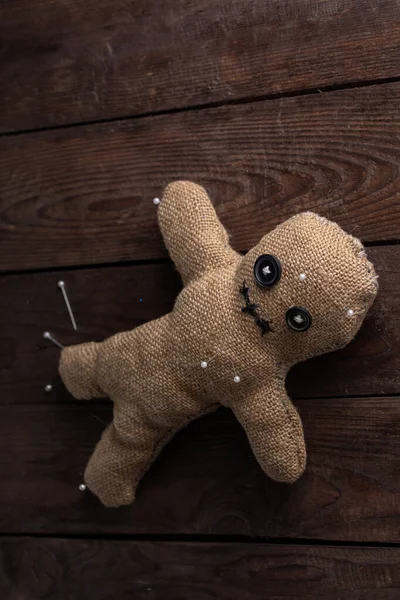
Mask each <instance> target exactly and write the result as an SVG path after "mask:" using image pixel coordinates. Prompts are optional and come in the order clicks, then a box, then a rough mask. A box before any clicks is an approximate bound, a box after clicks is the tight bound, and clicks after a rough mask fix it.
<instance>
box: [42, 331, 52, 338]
mask: <svg viewBox="0 0 400 600" xmlns="http://www.w3.org/2000/svg"><path fill="white" fill-rule="evenodd" d="M43 337H44V338H45V339H46V340H50V339H51V333H50V331H45V332H44V333H43Z"/></svg>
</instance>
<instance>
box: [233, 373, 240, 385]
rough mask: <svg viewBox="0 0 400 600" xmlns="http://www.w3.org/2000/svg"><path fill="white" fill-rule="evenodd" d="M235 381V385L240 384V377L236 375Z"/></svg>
mask: <svg viewBox="0 0 400 600" xmlns="http://www.w3.org/2000/svg"><path fill="white" fill-rule="evenodd" d="M233 381H234V382H235V383H240V377H239V375H235V377H234V378H233Z"/></svg>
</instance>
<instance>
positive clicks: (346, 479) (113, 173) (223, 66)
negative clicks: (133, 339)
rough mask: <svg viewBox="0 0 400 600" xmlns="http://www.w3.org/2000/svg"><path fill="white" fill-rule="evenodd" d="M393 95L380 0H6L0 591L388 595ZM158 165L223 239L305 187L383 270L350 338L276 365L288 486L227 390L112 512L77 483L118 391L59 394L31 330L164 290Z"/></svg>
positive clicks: (393, 432) (396, 264) (49, 595)
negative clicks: (292, 464)
mask: <svg viewBox="0 0 400 600" xmlns="http://www.w3.org/2000/svg"><path fill="white" fill-rule="evenodd" d="M399 118H400V2H399V0H380V1H379V2H378V0H372V1H369V0H268V1H265V0H252V1H251V2H249V0H234V1H229V0H136V1H134V0H53V1H52V2H44V0H12V1H11V0H5V1H3V2H2V3H1V5H0V269H1V275H0V391H1V394H0V473H1V478H2V480H1V485H0V598H1V600H3V599H4V600H36V599H39V598H40V599H42V598H46V599H48V600H91V599H92V598H93V599H95V600H106V599H107V600H108V599H113V600H128V599H139V600H216V599H218V600H220V599H221V600H253V599H254V600H255V599H262V600H266V599H268V600H278V599H279V600H293V599H305V598H307V599H314V598H318V599H321V600H344V599H346V600H395V599H396V600H398V598H399V597H400V399H399V395H400V328H399V325H400V245H399V241H400V173H399V164H400V122H399ZM177 178H188V179H192V180H194V181H197V182H199V183H201V184H203V185H205V186H206V188H207V189H208V190H209V192H210V194H211V196H212V199H213V201H214V203H215V206H216V209H217V212H218V214H219V216H220V218H221V220H222V221H223V223H224V224H225V225H226V226H227V228H228V229H229V231H230V232H231V234H232V242H233V244H234V246H235V247H236V248H237V249H238V250H242V251H243V250H247V249H249V248H250V247H251V246H252V245H253V244H254V243H256V242H257V241H258V239H259V238H260V237H261V236H262V235H263V234H264V233H265V232H266V231H268V230H269V229H271V228H272V227H273V226H275V225H276V224H277V223H279V222H280V221H281V220H284V219H285V218H287V217H289V216H291V215H293V214H294V213H296V212H298V211H301V210H315V211H318V212H319V213H321V214H322V215H324V216H326V217H328V218H331V219H334V220H336V221H337V222H338V223H340V224H341V225H342V226H343V227H344V228H345V229H346V230H347V231H349V232H351V233H353V234H354V235H357V236H358V237H360V238H361V239H362V240H363V241H364V243H365V244H366V246H367V249H368V254H369V256H370V258H371V259H372V260H373V262H374V264H375V265H376V268H377V271H378V273H379V277H380V293H379V296H378V299H377V301H376V303H375V305H374V307H373V309H372V310H371V312H370V314H369V315H368V318H367V320H366V322H365V324H364V326H363V328H362V330H361V332H360V333H359V335H358V336H357V338H356V340H355V341H354V342H353V343H352V344H350V345H349V346H348V347H347V348H346V349H344V350H343V351H340V352H336V353H334V354H332V355H327V356H325V357H320V358H318V359H314V360H312V361H309V362H308V363H305V364H302V365H298V366H297V367H296V368H294V369H293V371H292V372H291V373H290V375H289V380H288V389H289V392H290V393H291V395H292V397H293V398H294V399H295V402H296V405H297V406H298V408H299V410H300V413H301V416H302V418H303V421H304V427H305V435H306V441H307V445H308V450H309V460H308V466H307V471H306V473H305V475H304V476H303V477H302V478H301V479H300V480H299V481H298V482H297V483H296V484H294V485H292V486H286V485H282V484H277V483H275V482H272V481H270V480H269V479H268V478H267V477H266V476H265V475H263V473H262V472H261V470H260V468H259V467H258V465H257V463H256V461H255V459H254V458H253V456H252V453H251V450H250V447H249V445H248V443H247V440H246V438H245V435H244V433H243V431H242V430H241V428H240V426H239V425H238V424H237V422H235V420H234V419H233V417H232V415H231V414H230V412H229V411H227V410H222V409H221V410H220V411H218V412H217V413H216V414H215V415H211V416H207V417H204V418H202V419H200V420H198V421H197V422H195V423H193V424H192V425H190V426H189V427H188V428H187V429H186V430H184V431H182V432H181V433H180V434H179V435H177V436H176V438H175V439H174V440H173V441H172V442H171V443H170V444H169V445H168V447H167V448H166V449H165V451H164V452H163V453H162V455H161V456H160V458H159V459H158V460H157V461H156V463H155V464H154V466H153V467H152V469H151V470H150V471H149V473H148V474H147V475H146V476H145V478H144V480H143V482H142V484H141V486H140V488H139V493H138V498H137V501H136V503H135V504H134V505H133V506H132V507H127V508H122V509H105V508H103V507H102V506H101V505H100V503H99V502H98V501H97V500H96V498H94V497H93V496H91V495H90V493H89V492H86V493H82V492H80V491H79V490H78V485H79V483H80V482H81V480H82V471H83V469H84V467H85V463H86V461H87V459H88V457H89V455H90V453H91V451H92V448H93V445H94V444H95V443H96V441H97V439H98V438H99V436H100V433H101V431H102V429H103V428H104V425H105V424H106V423H107V422H108V421H109V420H110V418H111V407H110V406H109V405H108V404H107V403H103V402H97V403H88V404H81V403H76V402H74V400H73V399H72V398H71V397H70V396H69V395H68V393H67V392H66V391H65V390H64V389H63V386H62V385H61V384H59V383H58V378H57V361H58V356H59V351H58V350H57V348H55V347H53V346H51V345H49V344H48V343H47V342H46V341H45V340H44V339H43V338H42V333H43V331H44V330H50V331H51V332H52V333H53V334H54V335H55V336H56V337H57V338H58V339H59V340H60V341H62V342H63V343H65V344H72V343H78V342H83V341H87V340H90V339H99V340H101V339H103V338H104V337H106V336H108V335H110V334H113V333H115V332H117V331H122V330H124V329H128V328H132V327H135V326H137V325H139V324H141V323H143V322H145V321H147V320H149V319H153V318H154V317H157V316H159V315H162V314H163V313H165V312H167V311H168V310H170V309H171V307H172V305H173V302H174V298H175V297H176V294H177V293H178V292H179V289H180V281H179V277H178V276H177V274H176V272H175V271H174V269H173V266H172V264H171V263H170V261H169V259H168V256H167V253H166V250H165V248H164V246H163V243H162V240H161V236H160V233H159V231H158V228H157V224H156V209H155V207H154V205H153V203H152V199H153V197H154V196H159V195H160V194H161V191H162V187H163V186H164V185H165V184H166V183H167V182H169V181H171V180H174V179H177ZM61 278H62V279H64V280H65V281H66V284H67V286H68V293H69V296H70V299H71V302H72V304H73V307H74V312H75V316H76V319H77V322H78V331H77V332H74V331H73V330H72V328H71V325H70V322H69V319H68V314H67V312H66V309H65V305H64V303H63V299H62V296H61V293H60V290H59V289H58V288H57V281H58V280H59V279H61ZM48 383H53V384H54V386H55V387H54V389H53V391H52V392H51V393H48V394H46V393H45V392H44V386H45V385H46V384H48Z"/></svg>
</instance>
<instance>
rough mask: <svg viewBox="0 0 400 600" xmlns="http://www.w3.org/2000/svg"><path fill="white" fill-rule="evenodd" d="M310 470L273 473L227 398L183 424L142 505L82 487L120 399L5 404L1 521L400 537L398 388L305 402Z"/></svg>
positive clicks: (67, 530) (80, 530)
mask: <svg viewBox="0 0 400 600" xmlns="http://www.w3.org/2000/svg"><path fill="white" fill-rule="evenodd" d="M297 406H298V408H299V410H300V413H301V416H302V419H303V422H304V428H305V438H306V442H307V446H308V453H309V456H308V465H307V470H306V473H305V475H303V476H302V477H301V479H300V480H299V481H298V482H297V483H295V484H293V485H285V484H278V483H275V482H272V481H271V480H269V479H268V478H267V477H266V475H264V474H263V473H262V471H261V469H260V468H259V467H258V465H257V463H256V461H255V459H254V457H253V454H252V452H251V449H250V446H249V444H248V442H247V439H246V437H245V434H244V431H243V430H242V429H241V427H240V425H239V424H238V423H237V421H236V420H235V419H234V418H233V415H232V413H231V412H230V411H229V410H228V409H220V410H219V411H217V413H216V414H214V415H209V416H207V417H203V418H202V419H198V420H197V421H195V422H194V423H192V424H191V425H190V426H189V427H187V428H186V429H184V430H183V431H182V432H180V433H179V434H178V435H177V436H176V437H175V438H174V439H173V440H172V442H170V444H168V446H167V447H166V448H165V449H164V450H163V452H162V453H161V455H160V457H159V458H158V459H157V461H156V463H155V464H154V465H153V466H152V467H151V469H150V470H149V472H148V473H147V475H145V477H144V479H143V481H142V483H141V484H140V486H139V489H138V495H137V499H136V501H135V503H134V505H133V506H131V507H125V508H120V509H106V508H104V507H103V506H102V505H101V504H100V502H99V501H98V500H97V499H96V498H95V497H94V496H92V495H91V494H90V493H89V492H83V493H82V492H80V491H79V490H78V485H79V484H80V483H81V481H82V471H83V469H84V467H85V464H86V462H87V460H88V458H89V456H90V454H91V452H92V450H93V446H94V444H95V443H96V442H97V440H98V439H99V437H100V434H101V432H102V430H103V428H104V424H105V423H107V422H108V421H109V420H110V418H111V407H105V406H100V405H96V404H91V403H86V402H81V403H77V404H76V405H74V406H71V405H62V404H58V402H57V398H56V397H55V398H54V405H53V406H49V405H37V406H34V405H26V406H18V407H12V406H2V407H0V472H1V473H2V485H1V489H0V532H1V533H22V532H23V533H25V534H31V533H36V534H37V533H40V534H46V533H52V534H57V535H62V534H78V535H80V536H82V535H85V534H102V535H106V534H107V535H108V534H117V533H118V534H154V535H162V534H199V535H204V534H224V535H245V536H251V537H258V536H263V537H271V538H276V537H288V538H305V539H312V538H313V539H323V540H340V541H375V542H399V541H400V480H399V477H398V474H399V472H400V471H399V470H400V404H399V400H398V398H390V397H385V398H364V399H362V398H356V399H349V398H345V399H334V400H332V399H330V400H301V401H298V402H297Z"/></svg>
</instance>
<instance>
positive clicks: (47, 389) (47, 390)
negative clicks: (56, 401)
mask: <svg viewBox="0 0 400 600" xmlns="http://www.w3.org/2000/svg"><path fill="white" fill-rule="evenodd" d="M52 389H53V386H52V385H51V383H48V384H47V385H45V386H44V391H45V392H51V390H52Z"/></svg>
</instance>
